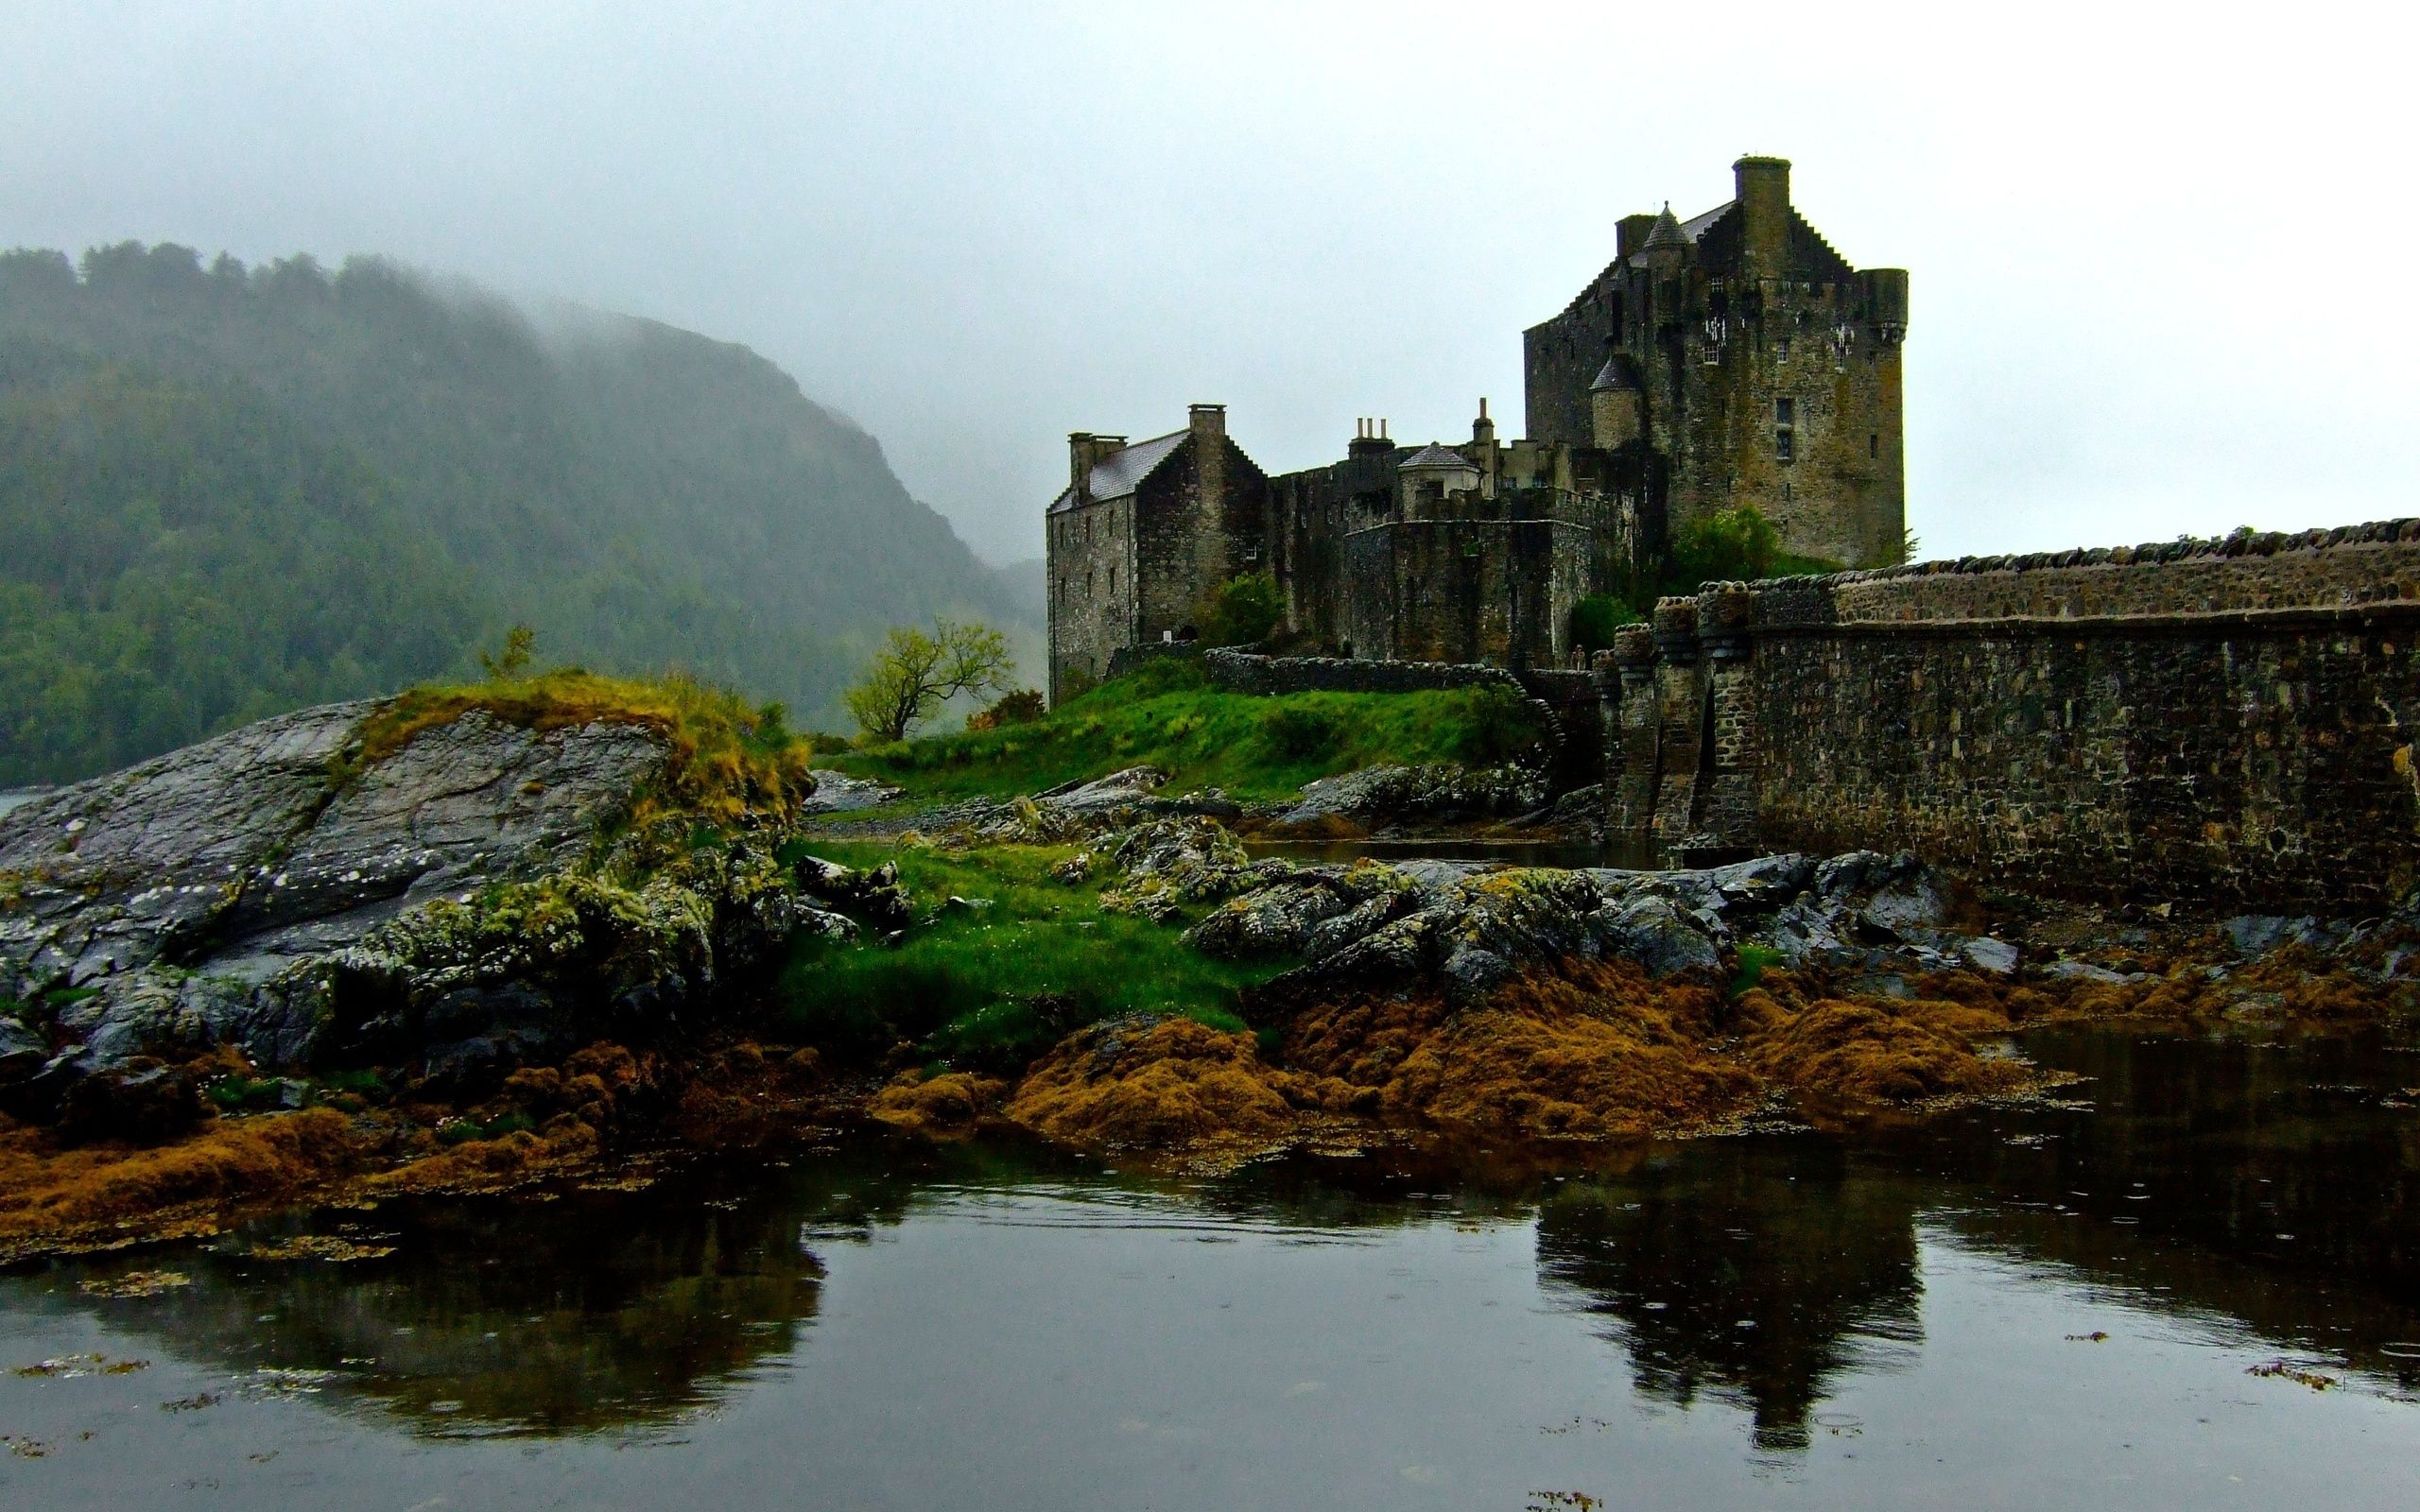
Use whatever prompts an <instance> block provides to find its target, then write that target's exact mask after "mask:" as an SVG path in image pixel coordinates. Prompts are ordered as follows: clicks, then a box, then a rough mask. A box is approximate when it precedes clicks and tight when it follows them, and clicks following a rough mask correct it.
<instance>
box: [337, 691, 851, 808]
mask: <svg viewBox="0 0 2420 1512" xmlns="http://www.w3.org/2000/svg"><path fill="white" fill-rule="evenodd" d="M473 712H478V713H486V714H488V715H489V716H490V717H492V718H494V719H496V720H498V721H500V722H502V723H504V724H508V725H513V726H518V727H519V728H521V729H524V730H540V731H544V730H561V729H564V728H567V727H575V726H579V725H586V724H592V723H597V722H604V723H609V724H629V725H643V726H646V727H647V728H648V729H651V730H655V731H657V732H658V733H659V734H661V735H662V736H663V737H664V738H665V740H666V744H668V745H669V746H670V747H671V760H670V762H669V763H668V764H667V765H666V771H665V773H664V775H663V777H662V779H661V780H660V781H659V782H656V783H655V784H653V785H652V786H651V787H650V788H649V789H648V791H646V792H643V793H641V794H640V795H639V796H638V799H637V802H636V805H635V807H634V809H633V812H632V813H631V816H630V820H629V822H630V823H631V827H632V828H639V827H642V826H644V825H646V824H648V822H650V821H652V820H653V819H655V818H658V817H661V816H666V815H683V816H695V817H697V818H698V819H700V820H701V821H704V822H707V823H731V822H735V821H737V820H738V819H740V818H741V817H742V816H745V815H747V814H749V813H751V812H752V811H754V812H759V813H766V814H771V815H773V816H787V815H788V814H789V813H790V811H791V810H792V808H794V807H795V806H796V804H797V802H798V800H799V799H801V798H802V797H803V796H804V794H805V792H806V790H807V783H806V772H807V760H808V755H809V750H810V742H809V740H808V739H807V738H806V737H804V736H799V735H794V734H792V733H790V731H789V730H787V728H786V726H785V723H784V716H783V713H782V709H781V706H780V705H778V704H764V705H752V704H750V703H749V702H748V701H747V700H745V699H743V698H741V697H740V696H738V695H737V694H735V693H733V692H731V691H730V690H728V689H725V688H718V687H716V686H714V685H712V684H710V683H704V682H700V681H698V680H697V679H694V678H689V677H686V676H683V675H682V674H679V673H672V674H667V675H666V676H664V677H660V678H608V677H600V676H598V675H597V674H596V673H593V672H589V671H586V670H583V669H582V668H579V667H559V668H557V669H555V670H554V671H551V672H542V673H537V674H534V675H531V676H528V677H499V678H491V679H488V680H487V681H485V682H468V683H459V684H454V685H438V684H428V685H424V686H422V687H417V688H412V689H408V690H406V692H404V693H402V694H399V695H397V696H395V697H393V698H391V699H389V701H388V702H387V704H386V706H385V707H384V708H382V709H380V710H379V711H378V713H375V714H373V715H372V716H371V717H370V719H369V720H368V721H366V722H365V723H364V724H363V726H362V728H361V736H360V745H359V748H358V749H356V750H354V752H352V753H351V754H350V756H349V758H348V759H347V760H346V762H344V763H343V764H340V765H339V767H338V769H337V771H336V772H335V773H334V775H335V776H336V777H337V779H338V780H339V781H342V780H345V779H348V778H349V777H350V776H351V775H352V774H353V773H354V772H356V771H359V770H361V769H362V768H365V767H368V766H371V765H375V764H376V763H378V762H381V761H384V760H386V759H387V758H388V757H389V756H391V755H393V754H394V753H395V752H397V751H400V750H402V749H403V748H404V747H406V746H407V745H409V744H410V743H411V741H412V739H413V737H414V736H416V735H419V734H420V733H422V732H423V730H431V729H435V728H437V727H439V726H441V725H449V724H452V723H453V722H454V721H455V720H457V719H459V718H461V717H462V716H463V715H465V714H468V713H473Z"/></svg>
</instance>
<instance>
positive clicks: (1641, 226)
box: [1614, 215, 1655, 258]
mask: <svg viewBox="0 0 2420 1512" xmlns="http://www.w3.org/2000/svg"><path fill="white" fill-rule="evenodd" d="M1654 229H1655V217H1654V216H1653V215H1624V216H1623V217H1622V218H1621V219H1620V220H1619V221H1617V222H1616V223H1615V226H1614V255H1615V256H1616V257H1624V258H1627V257H1629V256H1631V255H1632V254H1633V253H1634V252H1638V251H1641V250H1643V249H1645V248H1646V246H1647V233H1648V232H1651V231H1653V230H1654Z"/></svg>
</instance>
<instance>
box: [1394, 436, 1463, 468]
mask: <svg viewBox="0 0 2420 1512" xmlns="http://www.w3.org/2000/svg"><path fill="white" fill-rule="evenodd" d="M1395 466H1397V467H1399V468H1401V469H1403V470H1404V471H1405V472H1410V471H1411V470H1412V469H1414V468H1438V467H1453V468H1461V469H1463V470H1465V471H1467V472H1478V463H1476V462H1473V461H1472V460H1471V459H1470V458H1469V457H1467V456H1464V455H1462V454H1461V453H1460V452H1457V451H1455V450H1454V449H1453V448H1452V447H1450V446H1444V445H1441V444H1440V443H1438V442H1436V441H1431V442H1429V443H1428V444H1427V445H1426V446H1424V447H1422V448H1421V449H1420V450H1419V451H1417V452H1414V453H1412V454H1411V455H1409V456H1407V457H1405V458H1404V459H1403V460H1402V461H1400V462H1398V463H1396V464H1395Z"/></svg>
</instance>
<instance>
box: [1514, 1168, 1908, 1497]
mask: <svg viewBox="0 0 2420 1512" xmlns="http://www.w3.org/2000/svg"><path fill="white" fill-rule="evenodd" d="M1920 1201H1921V1198H1920V1195H1919V1194H1918V1193H1917V1191H1916V1190H1915V1189H1914V1188H1913V1187H1912V1186H1911V1185H1910V1184H1908V1183H1905V1182H1900V1181H1894V1180H1888V1179H1876V1178H1874V1177H1871V1176H1870V1175H1860V1174H1858V1173H1857V1172H1855V1171H1853V1170H1852V1169H1851V1168H1850V1166H1849V1164H1848V1162H1847V1160H1846V1159H1845V1158H1844V1157H1843V1155H1842V1154H1841V1151H1840V1150H1839V1149H1838V1148H1836V1147H1833V1146H1830V1145H1828V1144H1824V1143H1810V1142H1761V1141H1760V1142H1758V1143H1756V1144H1755V1145H1751V1144H1749V1143H1746V1142H1732V1143H1724V1144H1720V1145H1714V1146H1710V1147H1707V1148H1704V1149H1697V1150H1688V1151H1684V1152H1680V1153H1678V1154H1676V1155H1675V1156H1673V1157H1671V1158H1668V1159H1665V1160H1656V1161H1653V1162H1651V1164H1650V1165H1648V1166H1647V1167H1646V1168H1645V1169H1644V1170H1642V1171H1640V1172H1639V1173H1638V1174H1637V1175H1635V1176H1634V1177H1628V1178H1625V1179H1622V1180H1619V1181H1615V1182H1607V1183H1591V1184H1589V1185H1586V1186H1582V1187H1577V1188H1574V1189H1569V1190H1566V1191H1564V1192H1563V1193H1561V1194H1557V1195H1556V1196H1555V1197H1553V1198H1551V1199H1550V1200H1548V1201H1547V1203H1546V1204H1545V1205H1544V1206H1543V1207H1542V1208H1541V1210H1540V1211H1539V1216H1538V1269H1539V1273H1540V1276H1541V1279H1542V1280H1545V1281H1546V1282H1547V1284H1548V1285H1549V1286H1550V1287H1552V1288H1554V1289H1557V1290H1560V1291H1562V1292H1564V1293H1565V1294H1566V1297H1568V1298H1569V1299H1570V1300H1571V1303H1572V1305H1575V1306H1577V1307H1580V1308H1581V1309H1582V1310H1584V1311H1586V1312H1588V1313H1590V1314H1595V1315H1597V1316H1599V1317H1601V1318H1604V1319H1606V1320H1607V1323H1608V1327H1607V1331H1606V1332H1607V1334H1608V1336H1609V1337H1611V1338H1613V1339H1615V1340H1616V1341H1617V1342H1618V1343H1620V1344H1621V1345H1622V1346H1623V1348H1624V1349H1626V1350H1627V1351H1628V1353H1629V1356H1630V1367H1631V1374H1632V1378H1633V1381H1634V1383H1635V1384H1636V1386H1637V1389H1638V1390H1639V1391H1640V1392H1641V1393H1643V1394H1645V1395H1647V1396H1650V1397H1652V1398H1656V1399H1660V1400H1666V1401H1669V1402H1671V1403H1672V1404H1674V1405H1675V1406H1680V1407H1686V1406H1689V1405H1690V1404H1691V1403H1693V1402H1694V1401H1695V1400H1697V1398H1698V1396H1699V1394H1700V1393H1701V1392H1712V1393H1715V1394H1716V1395H1718V1396H1720V1397H1721V1398H1723V1399H1725V1400H1732V1401H1735V1402H1737V1403H1738V1404H1739V1405H1742V1406H1744V1407H1746V1408H1747V1409H1748V1411H1749V1413H1750V1414H1751V1416H1752V1417H1753V1419H1754V1421H1755V1441H1756V1447H1757V1448H1758V1449H1759V1450H1761V1451H1764V1452H1778V1451H1784V1450H1792V1449H1803V1448H1804V1447H1806V1439H1807V1429H1808V1422H1809V1419H1810V1418H1811V1417H1812V1416H1813V1414H1814V1412H1815V1409H1816V1406H1817V1404H1818V1403H1820V1402H1821V1401H1822V1400H1824V1396H1825V1395H1826V1391H1827V1383H1829V1382H1830V1381H1831V1380H1832V1379H1833V1378H1834V1377H1835V1376H1837V1375H1838V1374H1840V1373H1841V1371H1844V1370H1847V1369H1850V1368H1853V1367H1854V1368H1863V1369H1875V1368H1881V1367H1886V1366H1888V1365H1889V1364H1890V1363H1891V1362H1892V1361H1893V1358H1894V1356H1895V1355H1898V1354H1904V1352H1905V1350H1904V1347H1905V1346H1907V1345H1910V1344H1913V1343H1915V1342H1917V1341H1919V1340H1920V1339H1921V1338H1922V1337H1923V1329H1922V1326H1921V1324H1920V1323H1919V1321H1918V1317H1917V1304H1918V1301H1919V1297H1920V1295H1921V1290H1922V1288H1921V1286H1920V1284H1919V1281H1918V1279H1917V1268H1916V1233H1915V1225H1914V1218H1915V1214H1916V1211H1917V1209H1918V1206H1919V1204H1920Z"/></svg>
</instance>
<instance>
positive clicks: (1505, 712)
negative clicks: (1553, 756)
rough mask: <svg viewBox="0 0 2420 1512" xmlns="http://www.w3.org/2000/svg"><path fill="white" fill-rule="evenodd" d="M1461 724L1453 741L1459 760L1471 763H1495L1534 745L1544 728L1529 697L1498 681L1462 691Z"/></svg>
mask: <svg viewBox="0 0 2420 1512" xmlns="http://www.w3.org/2000/svg"><path fill="white" fill-rule="evenodd" d="M1461 718H1462V728H1461V735H1460V738H1459V739H1458V740H1457V741H1456V743H1455V744H1456V746H1457V747H1458V753H1459V754H1460V755H1461V759H1462V761H1463V762H1464V763H1465V764H1467V765H1472V766H1494V765H1497V764H1498V763H1500V762H1508V761H1511V760H1513V758H1514V757H1516V756H1521V755H1524V754H1526V753H1528V752H1529V751H1530V750H1533V749H1535V748H1536V747H1537V744H1538V741H1539V740H1540V738H1541V737H1542V736H1543V735H1544V734H1545V731H1544V730H1540V729H1539V728H1538V713H1537V711H1536V710H1535V709H1534V708H1532V707H1530V700H1529V699H1527V698H1524V697H1522V696H1521V695H1520V694H1519V693H1518V692H1516V691H1515V690H1513V689H1512V688H1508V687H1506V686H1505V685H1504V684H1503V683H1500V682H1490V683H1485V684H1483V685H1481V686H1479V687H1476V688H1473V689H1471V690H1470V691H1469V692H1468V693H1467V694H1465V695H1463V703H1462V712H1461Z"/></svg>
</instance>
